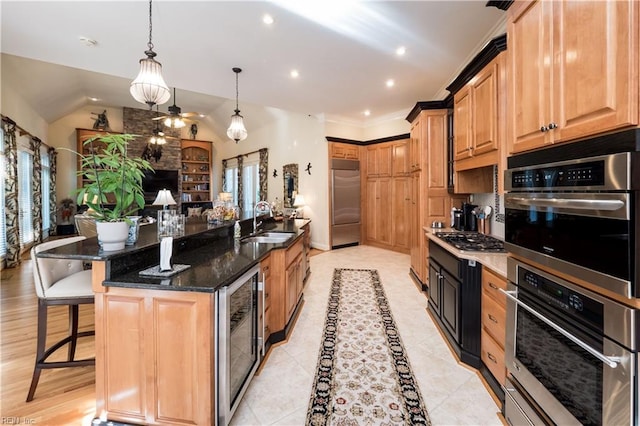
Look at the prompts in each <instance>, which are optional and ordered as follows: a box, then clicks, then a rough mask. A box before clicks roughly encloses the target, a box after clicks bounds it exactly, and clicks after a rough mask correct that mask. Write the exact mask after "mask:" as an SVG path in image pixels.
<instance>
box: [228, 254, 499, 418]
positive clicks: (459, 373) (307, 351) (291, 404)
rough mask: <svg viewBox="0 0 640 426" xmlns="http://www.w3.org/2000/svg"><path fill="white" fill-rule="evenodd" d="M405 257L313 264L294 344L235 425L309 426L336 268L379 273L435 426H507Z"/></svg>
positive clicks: (278, 350) (336, 257) (281, 353)
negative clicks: (445, 332)
mask: <svg viewBox="0 0 640 426" xmlns="http://www.w3.org/2000/svg"><path fill="white" fill-rule="evenodd" d="M409 265H410V258H409V256H407V255H403V254H399V253H395V252H391V251H387V250H381V249H377V248H373V247H369V246H357V247H349V248H344V249H340V250H334V251H330V252H325V253H322V254H319V255H317V256H313V257H312V258H311V275H310V277H309V280H308V281H307V284H306V286H305V289H304V298H305V304H304V307H303V309H302V311H301V312H300V316H299V318H298V321H297V324H296V326H295V328H294V330H293V332H292V334H291V337H290V339H289V341H288V342H287V343H285V344H283V345H280V346H277V347H275V348H273V349H272V350H271V354H270V355H269V358H268V359H267V361H266V364H265V366H264V368H263V369H262V371H261V373H260V375H258V376H256V377H254V379H253V381H252V382H251V385H250V386H249V388H248V390H247V392H246V394H245V395H244V398H243V400H242V402H241V403H240V405H239V407H238V410H237V411H236V413H235V415H234V417H233V419H232V421H231V424H232V425H236V426H240V425H304V423H305V417H306V412H307V404H308V402H309V396H310V394H311V387H312V383H313V372H314V371H315V367H316V361H317V355H318V350H319V348H320V339H321V337H322V329H323V326H324V317H325V311H326V306H327V300H328V297H329V287H330V285H331V278H332V276H333V270H334V268H370V269H377V270H378V273H379V274H380V278H381V280H382V284H383V286H384V289H385V293H386V295H387V298H388V299H389V304H390V307H391V310H392V312H393V316H394V319H395V321H396V324H397V326H398V329H399V331H400V335H401V338H402V341H403V342H404V346H405V348H406V350H407V354H408V356H409V360H410V362H411V366H412V368H413V372H414V374H415V376H416V379H417V381H418V384H419V386H420V390H421V391H422V396H423V399H424V402H425V405H426V408H427V411H428V412H429V416H430V418H431V421H432V424H433V425H434V426H437V425H501V424H502V423H501V422H500V420H499V419H498V416H497V414H496V413H497V412H498V411H499V409H498V407H497V406H496V404H495V403H494V401H493V399H492V398H491V397H490V396H489V393H488V392H487V390H486V389H485V387H484V386H483V384H482V382H481V381H480V379H479V378H478V376H477V375H476V373H475V372H474V371H473V370H471V369H468V368H466V367H463V366H461V365H459V364H458V363H457V362H456V361H455V358H454V356H453V355H452V354H451V352H450V351H449V348H448V347H447V345H446V343H445V342H444V340H443V338H442V337H441V336H440V334H439V332H438V331H437V329H436V326H435V325H434V324H433V322H432V320H431V318H430V317H429V315H428V314H427V312H426V310H425V308H426V306H427V300H426V298H425V297H424V296H423V295H422V294H421V293H420V292H419V291H418V290H417V288H416V286H415V285H414V284H413V281H412V280H411V278H410V277H409V274H408V271H409Z"/></svg>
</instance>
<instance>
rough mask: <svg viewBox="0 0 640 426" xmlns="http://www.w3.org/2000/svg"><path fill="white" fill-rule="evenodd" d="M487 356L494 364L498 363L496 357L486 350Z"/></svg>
mask: <svg viewBox="0 0 640 426" xmlns="http://www.w3.org/2000/svg"><path fill="white" fill-rule="evenodd" d="M487 358H489V359H490V360H491V361H493V363H494V364H497V363H498V359H497V358H496V357H495V356H494V355H493V354H492V353H491V352H487Z"/></svg>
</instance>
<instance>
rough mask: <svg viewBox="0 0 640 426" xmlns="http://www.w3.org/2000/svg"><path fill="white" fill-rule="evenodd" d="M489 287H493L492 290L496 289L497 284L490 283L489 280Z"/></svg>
mask: <svg viewBox="0 0 640 426" xmlns="http://www.w3.org/2000/svg"><path fill="white" fill-rule="evenodd" d="M489 287H491V288H492V289H494V290H497V289H498V286H497V285H495V284H494V283H492V282H489Z"/></svg>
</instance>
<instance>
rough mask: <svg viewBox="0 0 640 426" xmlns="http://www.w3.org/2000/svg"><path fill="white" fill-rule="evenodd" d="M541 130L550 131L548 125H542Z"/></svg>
mask: <svg viewBox="0 0 640 426" xmlns="http://www.w3.org/2000/svg"><path fill="white" fill-rule="evenodd" d="M540 131H541V132H548V131H549V128H548V127H547V126H542V127H540Z"/></svg>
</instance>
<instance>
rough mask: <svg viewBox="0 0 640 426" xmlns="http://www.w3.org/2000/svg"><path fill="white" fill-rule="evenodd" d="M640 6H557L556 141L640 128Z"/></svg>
mask: <svg viewBox="0 0 640 426" xmlns="http://www.w3.org/2000/svg"><path fill="white" fill-rule="evenodd" d="M639 6H640V5H639V4H638V2H637V0H625V1H581V2H574V1H559V2H553V17H554V18H553V25H554V40H555V42H554V52H555V55H554V67H555V72H554V83H553V86H554V92H555V104H554V111H553V116H552V117H551V120H557V121H555V122H554V121H550V123H555V124H556V125H557V126H558V128H557V130H556V131H555V133H556V134H555V135H554V139H555V140H556V141H567V140H571V139H576V138H580V137H584V136H589V135H592V134H596V133H601V132H604V131H608V130H614V129H617V128H620V127H626V126H631V125H637V124H638V49H639V46H638V9H639Z"/></svg>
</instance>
